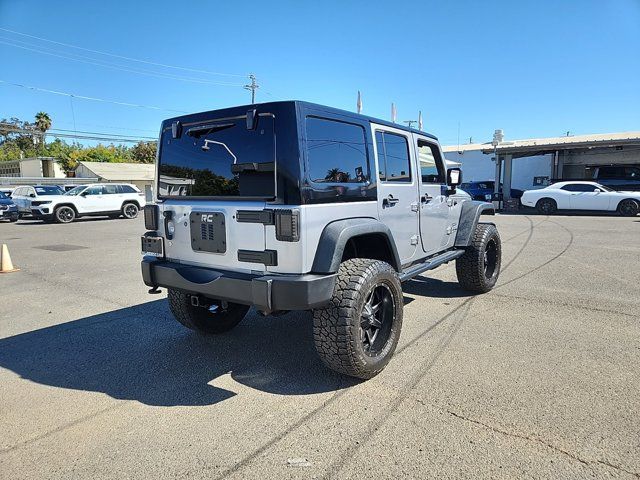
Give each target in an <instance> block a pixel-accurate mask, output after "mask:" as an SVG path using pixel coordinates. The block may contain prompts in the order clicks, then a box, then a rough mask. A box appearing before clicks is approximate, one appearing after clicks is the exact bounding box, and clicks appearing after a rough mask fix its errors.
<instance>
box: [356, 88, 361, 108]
mask: <svg viewBox="0 0 640 480" xmlns="http://www.w3.org/2000/svg"><path fill="white" fill-rule="evenodd" d="M357 108H358V113H362V96H361V95H360V90H358V103H357Z"/></svg>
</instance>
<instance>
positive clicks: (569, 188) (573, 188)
mask: <svg viewBox="0 0 640 480" xmlns="http://www.w3.org/2000/svg"><path fill="white" fill-rule="evenodd" d="M561 189H562V190H566V191H567V192H577V191H578V190H576V186H575V185H571V184H569V185H565V186H564V187H561Z"/></svg>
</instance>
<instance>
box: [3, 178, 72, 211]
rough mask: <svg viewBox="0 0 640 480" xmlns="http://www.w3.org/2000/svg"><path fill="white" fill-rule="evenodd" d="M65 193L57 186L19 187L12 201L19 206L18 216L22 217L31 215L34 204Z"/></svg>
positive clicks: (14, 192)
mask: <svg viewBox="0 0 640 480" xmlns="http://www.w3.org/2000/svg"><path fill="white" fill-rule="evenodd" d="M63 193H64V190H62V189H61V188H60V187H59V186H57V185H27V186H24V187H17V188H16V189H15V190H14V191H13V194H12V195H11V199H12V200H13V202H14V203H15V204H16V205H17V206H18V214H19V215H21V216H22V215H25V214H30V213H31V204H32V203H33V202H38V201H43V200H42V199H43V198H48V197H50V196H52V195H62V194H63Z"/></svg>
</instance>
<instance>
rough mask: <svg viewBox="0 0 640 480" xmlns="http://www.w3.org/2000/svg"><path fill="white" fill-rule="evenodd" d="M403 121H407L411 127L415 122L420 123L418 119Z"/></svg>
mask: <svg viewBox="0 0 640 480" xmlns="http://www.w3.org/2000/svg"><path fill="white" fill-rule="evenodd" d="M402 123H406V124H407V127H409V128H411V125H413V124H414V123H418V121H417V120H405V121H404V122H402Z"/></svg>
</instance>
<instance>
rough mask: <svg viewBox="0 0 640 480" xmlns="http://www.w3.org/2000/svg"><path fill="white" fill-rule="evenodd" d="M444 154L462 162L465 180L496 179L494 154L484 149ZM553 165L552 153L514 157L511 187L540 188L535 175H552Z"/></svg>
mask: <svg viewBox="0 0 640 480" xmlns="http://www.w3.org/2000/svg"><path fill="white" fill-rule="evenodd" d="M444 156H445V158H446V159H447V160H451V161H454V162H460V163H461V164H462V167H461V168H462V178H463V180H464V181H465V182H472V181H483V180H494V179H495V176H496V164H495V162H493V161H492V160H491V159H492V158H493V154H484V153H482V150H466V151H463V152H462V153H460V152H459V151H450V152H447V151H445V152H444ZM552 165H553V156H552V155H538V156H535V157H524V158H514V159H513V163H512V166H513V168H512V179H511V187H512V188H517V189H520V190H531V189H533V188H540V187H536V186H534V184H533V177H541V176H548V177H551V176H552V175H551V172H552ZM503 176H504V171H503Z"/></svg>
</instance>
